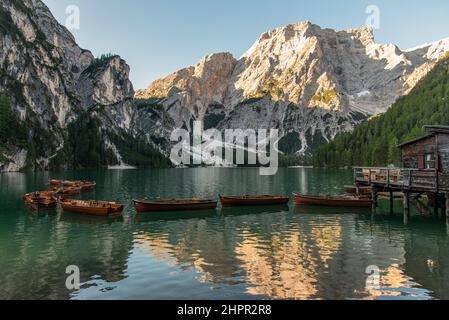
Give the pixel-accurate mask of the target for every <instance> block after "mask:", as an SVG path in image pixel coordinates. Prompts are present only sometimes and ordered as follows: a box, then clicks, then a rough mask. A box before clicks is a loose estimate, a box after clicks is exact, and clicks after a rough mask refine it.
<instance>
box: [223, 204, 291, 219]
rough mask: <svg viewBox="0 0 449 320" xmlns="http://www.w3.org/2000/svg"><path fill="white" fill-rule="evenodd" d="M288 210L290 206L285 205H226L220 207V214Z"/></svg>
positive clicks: (247, 213)
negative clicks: (225, 206)
mask: <svg viewBox="0 0 449 320" xmlns="http://www.w3.org/2000/svg"><path fill="white" fill-rule="evenodd" d="M289 211H290V208H289V206H287V205H279V206H268V207H260V206H259V207H227V208H222V209H221V214H222V215H224V216H244V215H251V214H265V213H279V212H289Z"/></svg>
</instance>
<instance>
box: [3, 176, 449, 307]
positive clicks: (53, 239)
mask: <svg viewBox="0 0 449 320" xmlns="http://www.w3.org/2000/svg"><path fill="white" fill-rule="evenodd" d="M49 178H64V179H72V180H79V179H87V180H96V181H97V189H96V190H95V191H94V192H92V193H86V194H83V195H82V196H81V198H83V199H97V200H110V201H118V202H120V203H123V204H125V205H126V208H125V211H124V213H123V217H120V218H114V219H104V218H93V217H85V216H80V215H76V214H70V213H62V212H60V211H59V210H54V211H49V212H45V213H40V214H36V213H33V212H31V211H29V210H28V209H26V207H25V206H24V204H23V201H22V196H23V194H24V193H26V192H31V191H35V190H42V189H45V188H46V187H47V181H48V179H49ZM351 180H352V171H345V170H324V169H323V170H319V169H302V168H281V169H279V172H278V174H277V175H275V176H272V177H263V176H259V170H258V169H256V168H247V169H243V168H235V169H231V168H198V169H161V170H125V171H115V170H110V171H106V170H104V171H80V172H54V173H48V172H46V173H11V174H0V203H1V207H0V270H1V272H0V298H1V299H222V300H223V299H248V300H250V299H449V236H448V229H447V226H446V223H445V222H444V221H443V220H441V219H438V218H435V217H433V218H432V217H423V216H419V215H418V214H417V213H416V212H413V213H414V214H413V216H412V217H411V219H410V221H409V223H408V224H407V225H405V224H404V222H403V216H402V203H401V201H397V202H396V203H395V208H396V213H395V214H393V215H391V214H389V213H388V210H387V208H388V207H389V205H388V201H384V202H381V208H380V210H379V212H378V213H377V214H375V215H373V214H371V210H370V209H333V208H317V207H315V208H308V207H305V208H304V207H302V208H295V206H294V205H293V204H292V202H291V203H290V205H289V207H272V208H270V207H262V208H238V209H223V210H221V209H218V210H214V211H206V212H186V213H170V214H154V213H153V214H151V213H149V214H141V215H137V214H136V213H135V211H134V208H133V205H132V200H133V199H135V198H158V197H161V198H174V197H181V198H189V197H213V198H217V197H218V195H219V194H222V195H234V194H235V195H238V194H255V193H259V194H268V193H270V194H285V195H291V193H292V192H293V191H300V192H303V193H310V194H314V193H324V194H338V193H341V192H343V189H344V188H343V186H344V185H345V184H350V183H351V182H352V181H351ZM70 265H75V266H78V267H79V270H80V278H81V288H80V289H79V290H74V291H70V290H68V289H67V288H66V284H65V283H66V279H67V277H68V275H67V274H66V268H67V266H70ZM377 272H378V273H377ZM373 280H374V282H373ZM373 283H374V284H375V285H372V284H373Z"/></svg>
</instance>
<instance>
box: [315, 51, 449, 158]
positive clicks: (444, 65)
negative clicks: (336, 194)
mask: <svg viewBox="0 0 449 320" xmlns="http://www.w3.org/2000/svg"><path fill="white" fill-rule="evenodd" d="M431 124H432V125H449V53H448V54H446V56H445V58H443V59H442V60H441V61H440V62H439V63H438V64H437V66H436V67H435V68H434V70H433V71H432V72H430V73H429V74H428V75H427V77H426V78H424V79H423V80H422V81H421V82H420V83H419V84H418V85H417V86H416V87H415V89H414V90H413V91H412V92H411V93H410V94H409V95H407V96H404V97H402V98H400V99H398V101H397V102H396V103H395V104H394V105H393V106H392V107H391V109H390V110H388V111H387V112H386V113H385V114H383V115H380V116H377V117H374V118H373V119H371V120H369V121H367V122H365V123H363V124H361V125H359V126H358V127H357V128H356V129H355V130H354V132H352V133H345V134H340V135H338V136H337V137H336V139H335V140H334V141H332V142H331V143H329V144H326V145H324V146H321V147H319V148H318V149H316V150H315V152H314V153H313V155H312V157H311V159H310V161H311V163H312V164H313V165H314V166H319V167H324V166H330V167H345V166H386V165H390V164H399V162H400V154H399V150H398V148H397V145H398V144H400V143H402V142H405V141H408V140H411V139H414V138H417V137H419V136H421V135H423V134H424V131H423V126H424V125H431Z"/></svg>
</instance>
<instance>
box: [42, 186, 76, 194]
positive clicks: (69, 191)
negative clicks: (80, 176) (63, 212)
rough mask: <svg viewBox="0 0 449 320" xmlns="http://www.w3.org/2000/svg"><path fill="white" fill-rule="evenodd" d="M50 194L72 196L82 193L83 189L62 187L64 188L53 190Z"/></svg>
mask: <svg viewBox="0 0 449 320" xmlns="http://www.w3.org/2000/svg"><path fill="white" fill-rule="evenodd" d="M49 192H54V193H55V195H58V196H70V195H75V194H80V193H81V187H79V186H73V187H62V188H53V189H50V190H49Z"/></svg>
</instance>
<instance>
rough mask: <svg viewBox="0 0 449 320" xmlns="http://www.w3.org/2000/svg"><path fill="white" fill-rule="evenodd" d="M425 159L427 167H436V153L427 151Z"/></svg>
mask: <svg viewBox="0 0 449 320" xmlns="http://www.w3.org/2000/svg"><path fill="white" fill-rule="evenodd" d="M424 159H425V168H426V169H435V168H436V159H435V153H427V154H426V155H425V157H424Z"/></svg>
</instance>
